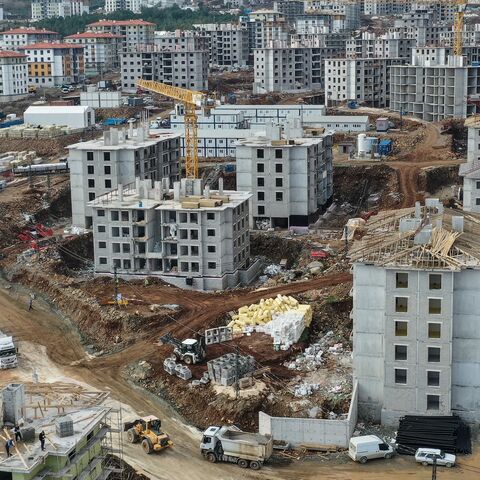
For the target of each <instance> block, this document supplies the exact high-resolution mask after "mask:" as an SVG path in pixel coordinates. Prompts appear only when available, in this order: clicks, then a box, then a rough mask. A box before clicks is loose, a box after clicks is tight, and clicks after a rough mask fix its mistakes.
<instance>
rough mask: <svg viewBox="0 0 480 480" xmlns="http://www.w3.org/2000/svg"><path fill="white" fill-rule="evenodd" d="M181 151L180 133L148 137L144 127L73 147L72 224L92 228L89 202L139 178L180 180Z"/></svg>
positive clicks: (71, 148)
mask: <svg viewBox="0 0 480 480" xmlns="http://www.w3.org/2000/svg"><path fill="white" fill-rule="evenodd" d="M179 148H180V142H179V135H178V134H164V135H158V136H156V137H148V135H147V134H146V131H145V129H144V128H138V129H137V131H136V132H135V131H133V129H130V130H129V131H128V132H127V131H126V130H116V129H112V130H110V131H108V132H104V135H103V137H102V138H101V139H97V140H91V141H88V142H80V143H77V144H74V145H70V146H69V147H68V151H69V154H68V165H69V167H70V180H71V185H72V188H71V196H72V224H73V225H75V226H78V227H82V228H90V227H91V225H92V209H91V207H90V206H88V202H91V201H92V200H94V199H95V198H96V197H98V196H100V195H103V194H105V193H108V192H110V191H111V190H114V189H115V188H117V186H118V185H121V184H123V185H126V184H129V183H132V182H134V181H135V178H137V177H138V178H140V179H142V180H143V179H151V180H158V179H160V178H165V179H169V181H170V182H173V181H176V180H177V179H178V178H179V175H180V165H179V161H180V159H179V156H180V155H179V153H180V152H179Z"/></svg>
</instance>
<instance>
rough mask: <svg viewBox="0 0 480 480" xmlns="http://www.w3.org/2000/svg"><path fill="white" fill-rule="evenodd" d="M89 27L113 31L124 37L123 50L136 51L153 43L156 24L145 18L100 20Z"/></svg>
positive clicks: (97, 30) (96, 29)
mask: <svg viewBox="0 0 480 480" xmlns="http://www.w3.org/2000/svg"><path fill="white" fill-rule="evenodd" d="M87 28H88V29H89V30H91V31H92V32H100V33H112V34H114V35H120V36H121V37H122V38H123V43H122V50H123V51H130V50H133V51H136V50H138V49H139V48H143V47H145V46H149V45H153V43H154V32H155V24H154V23H152V22H146V21H145V20H141V19H135V20H99V21H98V22H94V23H90V24H89V25H87Z"/></svg>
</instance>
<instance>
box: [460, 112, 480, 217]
mask: <svg viewBox="0 0 480 480" xmlns="http://www.w3.org/2000/svg"><path fill="white" fill-rule="evenodd" d="M465 127H468V144H467V145H468V146H467V163H463V164H462V165H460V169H459V175H460V176H461V177H463V210H464V211H465V212H475V213H480V124H479V123H478V122H477V121H476V119H475V117H472V118H467V120H465Z"/></svg>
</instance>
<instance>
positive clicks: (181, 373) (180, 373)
mask: <svg viewBox="0 0 480 480" xmlns="http://www.w3.org/2000/svg"><path fill="white" fill-rule="evenodd" d="M163 369H164V370H165V371H166V372H167V373H168V374H169V375H176V376H177V377H179V378H181V379H182V380H190V379H191V378H192V371H191V370H190V369H189V368H188V367H187V366H186V365H182V364H181V363H176V362H175V359H174V358H166V359H165V360H164V361H163Z"/></svg>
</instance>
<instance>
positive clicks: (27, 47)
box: [17, 42, 83, 50]
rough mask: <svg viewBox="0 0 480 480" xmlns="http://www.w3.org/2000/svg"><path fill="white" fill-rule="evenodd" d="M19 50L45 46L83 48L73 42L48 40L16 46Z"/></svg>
mask: <svg viewBox="0 0 480 480" xmlns="http://www.w3.org/2000/svg"><path fill="white" fill-rule="evenodd" d="M17 48H18V49H19V50H33V49H37V50H42V49H45V48H83V46H82V45H75V44H74V43H50V42H39V43H32V44H31V45H23V46H21V47H17Z"/></svg>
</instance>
